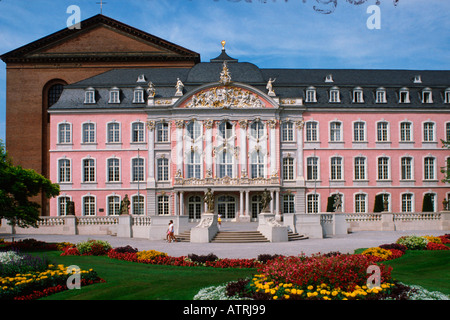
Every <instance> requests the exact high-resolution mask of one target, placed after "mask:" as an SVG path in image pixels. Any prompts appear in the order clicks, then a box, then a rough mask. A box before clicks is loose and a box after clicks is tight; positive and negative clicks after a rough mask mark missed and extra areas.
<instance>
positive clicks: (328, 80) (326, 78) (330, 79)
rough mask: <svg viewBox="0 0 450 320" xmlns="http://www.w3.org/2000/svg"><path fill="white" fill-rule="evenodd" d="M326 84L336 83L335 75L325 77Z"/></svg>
mask: <svg viewBox="0 0 450 320" xmlns="http://www.w3.org/2000/svg"><path fill="white" fill-rule="evenodd" d="M325 82H334V81H333V75H332V74H329V75H327V76H326V77H325Z"/></svg>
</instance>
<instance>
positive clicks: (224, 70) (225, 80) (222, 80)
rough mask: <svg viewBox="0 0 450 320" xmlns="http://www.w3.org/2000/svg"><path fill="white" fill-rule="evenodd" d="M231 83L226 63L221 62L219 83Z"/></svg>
mask: <svg viewBox="0 0 450 320" xmlns="http://www.w3.org/2000/svg"><path fill="white" fill-rule="evenodd" d="M230 82H231V73H230V72H229V71H228V66H227V62H226V61H224V62H223V66H222V72H221V73H220V83H222V84H224V85H227V84H229V83H230Z"/></svg>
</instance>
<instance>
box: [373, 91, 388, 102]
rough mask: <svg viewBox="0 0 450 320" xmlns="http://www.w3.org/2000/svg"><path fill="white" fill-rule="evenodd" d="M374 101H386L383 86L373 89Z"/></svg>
mask: <svg viewBox="0 0 450 320" xmlns="http://www.w3.org/2000/svg"><path fill="white" fill-rule="evenodd" d="M375 103H387V99H386V89H385V88H378V89H377V90H376V91H375Z"/></svg>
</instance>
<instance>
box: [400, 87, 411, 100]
mask: <svg viewBox="0 0 450 320" xmlns="http://www.w3.org/2000/svg"><path fill="white" fill-rule="evenodd" d="M399 103H409V91H408V90H405V89H404V90H400V92H399Z"/></svg>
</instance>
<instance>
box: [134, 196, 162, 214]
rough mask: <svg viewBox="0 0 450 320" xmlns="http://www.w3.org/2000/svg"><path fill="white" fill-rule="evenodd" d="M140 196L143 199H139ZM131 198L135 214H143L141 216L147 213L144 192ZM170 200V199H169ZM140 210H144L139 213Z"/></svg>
mask: <svg viewBox="0 0 450 320" xmlns="http://www.w3.org/2000/svg"><path fill="white" fill-rule="evenodd" d="M138 197H139V198H141V199H142V201H139V198H138ZM136 199H138V201H137V202H136ZM130 200H131V201H130V202H131V204H130V205H131V213H132V214H134V215H141V216H143V215H145V196H144V195H143V194H142V193H139V194H137V193H136V194H134V195H132V196H131V199H130ZM169 201H170V199H169ZM137 206H139V207H141V206H142V208H136V207H137ZM136 209H137V210H136ZM139 210H142V212H141V213H139Z"/></svg>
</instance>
